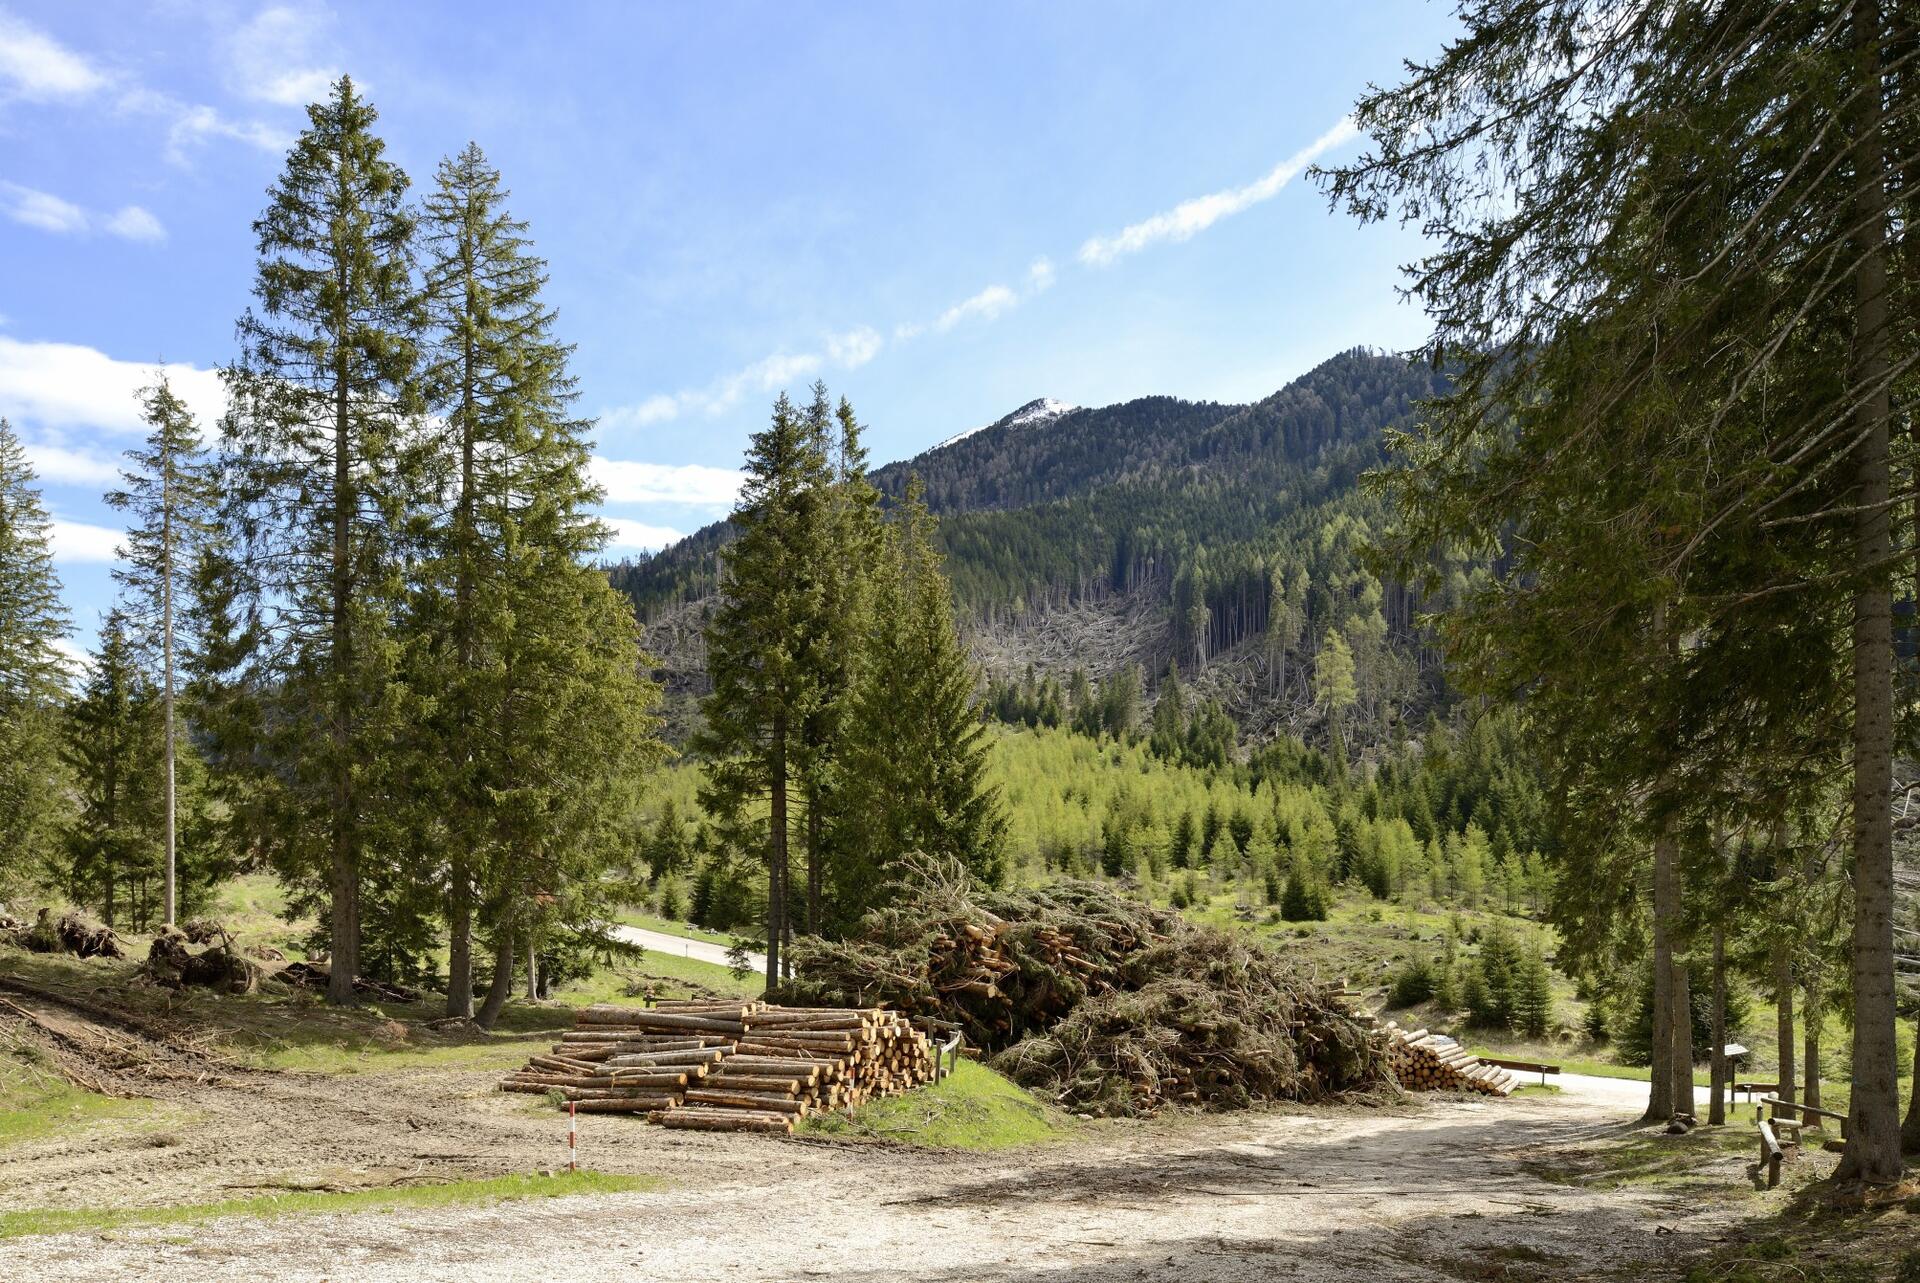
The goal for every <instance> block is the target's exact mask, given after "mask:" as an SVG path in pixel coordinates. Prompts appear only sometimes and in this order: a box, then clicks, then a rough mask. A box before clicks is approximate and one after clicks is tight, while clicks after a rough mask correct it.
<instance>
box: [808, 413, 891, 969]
mask: <svg viewBox="0 0 1920 1283" xmlns="http://www.w3.org/2000/svg"><path fill="white" fill-rule="evenodd" d="M806 421H807V432H808V433H809V435H810V436H811V437H812V439H813V441H814V444H815V448H816V449H817V450H819V451H820V453H821V454H822V456H823V457H824V458H825V459H826V461H827V471H828V488H827V491H826V493H825V495H824V496H823V502H822V504H821V510H820V522H819V526H818V536H819V547H818V551H817V553H816V555H815V560H816V564H817V565H818V566H819V568H820V617H819V627H818V635H817V637H816V638H815V640H814V641H813V642H812V643H811V644H810V645H809V646H808V647H807V655H808V659H809V661H810V667H811V669H812V672H811V676H810V683H811V686H812V689H813V699H812V704H811V708H810V710H809V713H808V716H807V719H806V725H805V728H804V730H803V732H802V740H803V752H802V755H801V759H800V763H799V768H800V778H801V782H802V785H801V786H802V790H803V792H804V800H805V806H806V828H805V830H804V843H805V849H806V857H807V898H806V917H805V924H806V930H807V932H808V933H809V934H812V933H814V932H817V931H819V930H820V928H821V924H822V922H823V921H824V918H825V907H824V899H825V895H826V890H827V887H828V885H829V883H830V881H831V878H832V873H831V868H830V866H831V864H832V863H833V861H834V860H835V858H836V855H838V854H840V851H839V848H840V846H841V845H842V844H843V841H844V838H845V834H846V826H845V825H844V824H842V823H840V822H839V820H840V814H841V811H842V809H843V806H842V802H843V797H842V795H843V785H844V783H845V770H844V769H843V758H844V756H845V731H846V721H847V706H848V704H849V703H850V701H851V698H852V690H853V685H854V682H855V680H856V679H857V677H858V673H859V664H860V660H861V649H860V639H861V637H862V636H863V635H864V632H865V629H866V626H867V618H868V613H869V611H870V610H871V608H872V596H873V583H872V579H873V568H874V565H875V563H876V562H877V561H878V559H879V554H880V545H881V539H882V535H881V524H880V492H879V491H878V490H876V489H875V488H874V486H873V484H872V483H871V482H870V481H868V480H867V451H866V447H865V446H864V445H863V444H861V434H862V432H863V430H864V429H863V428H862V427H861V424H860V421H859V420H858V418H856V417H855V415H854V412H853V406H852V405H851V404H849V403H848V402H847V400H846V399H845V398H842V399H841V401H840V403H839V405H838V407H837V408H835V407H832V406H831V405H830V403H829V401H828V398H827V388H826V385H825V384H824V383H816V384H814V386H813V399H812V401H811V402H809V403H808V406H807V410H806Z"/></svg>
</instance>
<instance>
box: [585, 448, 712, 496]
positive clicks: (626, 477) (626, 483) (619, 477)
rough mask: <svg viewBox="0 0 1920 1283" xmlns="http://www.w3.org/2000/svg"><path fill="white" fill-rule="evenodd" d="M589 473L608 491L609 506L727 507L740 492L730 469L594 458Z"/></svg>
mask: <svg viewBox="0 0 1920 1283" xmlns="http://www.w3.org/2000/svg"><path fill="white" fill-rule="evenodd" d="M591 471H592V474H593V479H594V481H595V482H597V483H598V484H599V486H600V488H601V489H602V490H605V491H606V492H607V502H608V503H679V504H687V505H688V506H690V507H699V508H730V507H732V506H733V500H734V497H735V496H736V495H737V494H738V493H739V491H740V474H739V473H738V472H736V471H734V470H733V469H732V468H709V467H706V466H705V465H703V464H697V463H689V464H667V463H642V462H639V461H637V460H633V459H601V458H595V459H594V460H593V463H592V465H591Z"/></svg>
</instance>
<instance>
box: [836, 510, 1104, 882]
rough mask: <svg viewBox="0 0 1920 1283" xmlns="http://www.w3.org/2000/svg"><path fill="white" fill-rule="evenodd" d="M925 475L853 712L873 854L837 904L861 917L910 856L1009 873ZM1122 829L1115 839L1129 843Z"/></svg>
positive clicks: (859, 788) (898, 538) (868, 849)
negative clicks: (898, 864) (903, 858)
mask: <svg viewBox="0 0 1920 1283" xmlns="http://www.w3.org/2000/svg"><path fill="white" fill-rule="evenodd" d="M933 533H934V523H933V517H932V515H931V514H929V513H928V511H927V508H926V503H925V500H924V498H923V496H922V490H921V487H920V484H919V481H918V480H917V479H914V480H911V481H909V482H908V485H907V493H906V497H905V499H904V501H903V502H902V504H901V506H900V510H899V512H898V514H897V515H896V516H895V518H894V520H893V521H892V522H891V524H890V525H889V527H888V530H887V541H886V548H885V552H884V554H883V560H882V566H883V569H882V571H881V573H880V575H879V577H878V580H879V581H878V583H877V585H876V587H875V601H874V608H873V612H872V616H871V619H872V622H871V626H870V628H869V630H868V634H867V637H866V639H865V641H864V644H863V649H864V652H865V654H864V656H863V658H862V662H861V665H860V677H859V682H858V684H857V686H856V688H855V690H854V695H853V702H852V706H851V709H850V711H849V717H850V720H851V727H850V730H849V738H848V745H847V750H846V765H845V774H846V780H847V788H848V790H849V792H850V793H851V794H852V798H851V801H850V805H849V807H848V822H849V824H850V826H852V827H853V830H854V833H855V835H856V838H855V840H857V842H858V843H859V848H860V850H861V852H862V854H863V857H864V858H863V859H862V860H861V861H859V863H858V866H857V871H854V873H853V876H850V877H848V878H846V879H845V881H844V883H843V891H842V894H841V897H840V900H841V903H839V904H838V905H837V906H836V908H838V909H839V911H841V912H842V913H844V914H846V915H848V916H849V918H851V917H857V916H858V914H859V913H860V912H861V911H863V910H864V908H866V907H867V906H868V905H870V904H872V903H873V900H874V897H875V896H876V894H877V893H878V892H879V891H880V890H881V889H882V885H883V884H884V883H885V881H886V880H887V879H888V878H889V877H891V876H892V875H893V874H894V873H895V871H896V864H895V862H896V861H897V860H898V859H899V858H900V857H901V856H903V855H906V854H908V853H909V852H919V853H921V854H923V855H927V856H932V857H936V858H937V859H940V860H942V861H957V862H959V863H960V864H962V865H964V866H965V867H966V868H967V869H969V870H970V871H971V872H972V873H973V874H974V875H975V876H977V877H979V878H980V879H981V880H983V881H985V882H988V883H998V882H999V881H1000V880H1001V879H1002V878H1003V877H1004V876H1005V872H1006V857H1005V851H1004V843H1005V837H1006V830H1007V818H1006V814H1005V809H1004V807H1003V805H1002V803H1001V799H1000V792H999V788H998V786H996V785H994V784H991V783H990V782H989V781H988V778H987V776H988V761H987V757H988V748H989V745H988V739H987V729H986V726H985V724H984V723H983V721H982V720H981V713H980V710H979V708H978V707H977V706H976V703H975V700H974V691H975V677H974V672H973V668H972V664H971V662H970V661H969V659H968V656H967V653H966V650H965V648H964V647H963V646H962V645H961V644H960V638H959V636H958V634H957V633H956V632H955V631H954V622H953V595H952V591H951V589H950V588H949V587H948V585H947V579H946V576H945V575H944V574H942V573H941V570H940V555H939V553H938V552H937V551H936V550H935V549H934V546H933ZM1125 827H1126V826H1125V825H1117V826H1115V828H1114V830H1113V831H1114V832H1115V833H1116V834H1119V835H1120V836H1119V837H1117V838H1116V839H1115V840H1116V841H1124V840H1126V839H1125Z"/></svg>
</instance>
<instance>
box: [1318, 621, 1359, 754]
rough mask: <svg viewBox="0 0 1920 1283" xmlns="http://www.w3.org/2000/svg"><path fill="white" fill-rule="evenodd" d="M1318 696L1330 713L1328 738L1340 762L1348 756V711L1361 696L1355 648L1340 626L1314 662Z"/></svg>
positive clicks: (1329, 632) (1330, 633)
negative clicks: (1357, 687)
mask: <svg viewBox="0 0 1920 1283" xmlns="http://www.w3.org/2000/svg"><path fill="white" fill-rule="evenodd" d="M1313 692H1314V698H1315V699H1316V700H1318V701H1319V704H1320V707H1321V708H1322V709H1324V710H1325V711H1326V714H1327V742H1328V744H1329V746H1330V747H1331V748H1332V751H1333V756H1334V760H1335V762H1336V763H1344V762H1345V761H1346V756H1347V744H1346V736H1345V735H1344V734H1343V733H1342V732H1343V728H1344V726H1345V725H1346V714H1347V710H1348V709H1349V708H1352V707H1353V704H1354V701H1355V700H1356V699H1357V698H1359V695H1358V692H1357V691H1356V690H1355V687H1354V684H1353V651H1352V650H1351V649H1349V648H1348V646H1347V639H1346V638H1345V637H1343V636H1341V635H1340V630H1339V629H1337V628H1330V629H1328V630H1327V638H1326V641H1325V642H1323V643H1322V644H1321V647H1320V655H1319V658H1317V659H1316V660H1315V661H1314V666H1313Z"/></svg>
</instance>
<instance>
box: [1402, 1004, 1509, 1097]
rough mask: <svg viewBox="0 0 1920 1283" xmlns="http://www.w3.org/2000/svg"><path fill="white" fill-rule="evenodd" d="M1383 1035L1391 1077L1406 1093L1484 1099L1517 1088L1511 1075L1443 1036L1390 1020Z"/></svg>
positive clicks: (1505, 1094) (1505, 1093)
mask: <svg viewBox="0 0 1920 1283" xmlns="http://www.w3.org/2000/svg"><path fill="white" fill-rule="evenodd" d="M1386 1033H1387V1056H1388V1060H1389V1062H1390V1063H1391V1064H1392V1066H1393V1076H1394V1077H1395V1078H1397V1079H1398V1080H1399V1082H1400V1085H1401V1086H1402V1087H1404V1088H1406V1089H1407V1090H1408V1091H1477V1092H1479V1093H1480V1094H1482V1095H1484V1096H1511V1095H1512V1094H1513V1089H1514V1088H1516V1087H1518V1086H1519V1085H1520V1080H1519V1079H1517V1078H1515V1077H1514V1076H1513V1075H1512V1074H1510V1073H1508V1072H1507V1071H1506V1070H1504V1069H1501V1068H1499V1067H1498V1066H1497V1065H1489V1064H1487V1063H1486V1062H1485V1061H1483V1060H1481V1059H1480V1058H1479V1057H1478V1056H1475V1055H1474V1054H1473V1053H1471V1052H1469V1051H1468V1050H1467V1049H1466V1048H1465V1047H1462V1046H1461V1045H1460V1044H1459V1043H1458V1042H1456V1041H1455V1040H1454V1039H1452V1038H1449V1037H1448V1036H1447V1035H1445V1034H1441V1033H1429V1032H1428V1031H1427V1030H1425V1029H1414V1030H1406V1029H1402V1028H1401V1027H1400V1026H1399V1025H1397V1024H1394V1023H1392V1022H1391V1021H1389V1022H1388V1023H1387V1025H1386Z"/></svg>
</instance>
